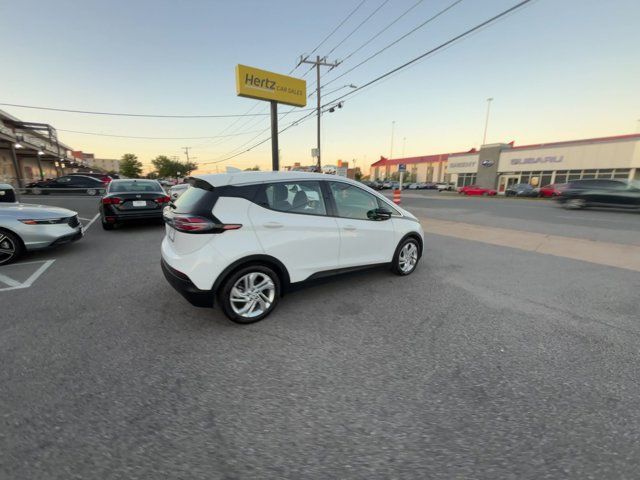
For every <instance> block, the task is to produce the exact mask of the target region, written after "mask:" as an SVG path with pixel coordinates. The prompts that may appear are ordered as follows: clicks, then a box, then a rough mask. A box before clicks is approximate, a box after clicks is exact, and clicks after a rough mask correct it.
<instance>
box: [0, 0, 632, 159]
mask: <svg viewBox="0 0 640 480" xmlns="http://www.w3.org/2000/svg"><path fill="white" fill-rule="evenodd" d="M360 1H361V0H328V1H325V2H313V3H312V2H306V1H300V0H295V1H294V0H272V1H258V0H253V1H247V0H237V1H212V0H209V1H205V0H187V1H180V2H179V1H170V0H160V1H151V0H138V1H132V0H129V1H124V0H111V1H97V0H85V1H82V2H80V1H72V0H61V1H56V2H45V1H33V0H23V1H22V2H20V3H19V4H13V5H14V6H13V7H12V8H11V9H9V8H3V6H2V4H5V6H6V4H7V3H8V1H7V0H0V2H1V3H0V12H1V14H0V42H1V43H2V45H3V48H2V50H1V52H0V65H2V75H0V102H4V103H15V104H24V105H35V106H46V107H58V108H69V109H80V110H95V111H107V112H131V113H148V114H169V115H172V114H173V115H180V114H194V115H195V114H242V113H245V112H247V110H249V109H250V108H251V107H253V106H254V104H256V103H257V102H256V101H254V100H250V99H246V98H240V97H237V96H236V92H235V79H234V67H235V65H236V64H238V63H243V64H246V65H252V66H256V67H259V68H263V69H266V70H272V71H275V72H279V73H285V74H286V73H288V72H289V71H290V70H291V69H292V68H293V67H294V66H295V64H296V61H297V58H298V56H299V55H300V54H303V53H309V52H311V50H313V48H314V47H315V46H316V45H317V44H318V43H320V41H321V40H322V39H323V38H325V37H326V36H327V35H328V34H329V33H330V32H331V31H332V30H333V29H334V28H335V26H337V25H338V24H339V23H340V21H342V20H343V19H344V18H345V17H346V16H347V15H348V13H349V12H351V11H352V10H353V9H354V8H355V7H356V6H357V5H358V4H359V3H360ZM416 1H417V0H389V1H387V2H386V3H385V2H384V0H365V2H364V4H363V5H362V6H361V7H360V8H359V9H358V10H357V11H356V12H355V13H354V14H353V16H352V17H351V18H350V19H349V20H348V21H347V22H345V24H344V25H343V26H342V27H341V28H340V29H338V30H337V31H336V32H335V34H334V35H332V36H331V37H330V38H329V39H328V40H327V41H326V42H325V43H324V44H323V45H322V47H321V48H320V49H319V50H318V53H320V54H321V55H326V54H329V52H330V51H331V50H332V49H333V48H334V47H335V46H336V45H337V44H339V43H340V42H342V41H343V39H344V38H345V37H347V35H349V34H350V33H351V32H352V31H353V30H354V29H355V28H356V27H357V26H358V24H359V23H360V22H362V21H363V20H364V19H365V18H366V17H367V16H369V15H370V14H371V13H372V12H373V11H374V10H375V9H376V8H378V7H379V6H380V5H381V4H383V3H384V6H382V8H381V9H380V10H379V11H378V12H377V13H376V14H375V15H374V16H372V17H371V18H370V20H368V21H367V22H366V23H364V24H363V25H362V26H361V27H360V29H359V30H357V31H356V32H355V33H353V35H351V36H350V37H349V38H348V39H347V40H346V41H344V43H342V44H341V45H340V46H338V47H337V48H335V50H334V51H332V52H331V53H330V56H329V60H334V59H342V58H345V57H346V56H347V55H349V53H350V52H352V51H353V50H355V49H356V48H358V47H359V46H360V45H362V44H363V43H364V42H365V41H366V40H367V39H369V38H370V37H371V36H373V35H374V34H375V33H377V32H378V31H380V30H381V29H383V28H384V27H385V26H387V25H388V24H389V23H390V22H391V21H392V20H393V19H395V18H396V17H397V16H398V15H400V13H402V12H403V11H404V10H405V9H407V8H408V7H409V6H411V5H413V4H415V3H416ZM451 3H452V0H424V1H422V2H421V3H420V4H419V5H418V6H416V7H415V8H414V9H413V10H412V11H411V13H410V14H408V15H407V16H405V17H404V18H403V19H402V20H400V21H398V22H397V23H396V24H395V25H393V26H392V27H391V28H389V29H388V30H387V31H386V32H385V33H383V34H382V35H381V36H380V37H379V38H377V39H376V40H374V41H373V42H371V43H370V44H369V45H367V46H366V47H365V48H363V49H362V50H360V51H358V52H357V53H356V54H354V55H353V56H352V57H351V58H349V59H348V60H346V61H345V62H344V63H343V64H342V65H340V66H339V67H338V68H336V69H334V70H332V71H331V72H328V71H327V70H323V74H324V75H323V80H322V81H323V82H329V81H331V79H332V78H335V77H337V76H338V75H340V74H341V73H342V72H345V71H346V70H348V69H349V68H351V67H353V66H355V65H356V64H357V63H359V62H360V61H361V60H363V59H364V58H366V57H367V56H369V55H370V54H372V53H374V52H376V51H377V50H379V49H380V48H382V47H384V46H385V45H387V44H388V43H390V42H392V41H393V40H395V39H397V38H398V37H400V36H402V35H403V34H404V33H406V32H407V31H409V30H410V29H412V28H413V27H415V26H417V25H418V24H420V23H421V22H423V21H424V20H425V19H427V18H429V17H430V16H432V15H433V14H434V13H436V12H437V11H439V10H441V9H443V8H444V7H445V6H447V5H449V4H451ZM515 3H517V1H516V0H482V1H480V0H463V1H462V2H460V3H459V4H458V5H456V6H455V7H454V8H452V9H451V10H450V11H448V12H447V13H445V14H444V15H443V16H442V17H440V18H438V19H437V20H434V21H433V22H432V23H430V24H429V25H427V26H425V27H423V28H422V29H420V30H418V31H417V32H415V33H414V34H412V35H411V36H409V37H408V38H407V39H405V40H403V41H402V42H400V43H398V44H397V45H395V46H394V47H392V48H390V49H389V50H387V51H386V52H384V53H383V54H381V55H379V56H378V57H376V58H375V59H373V60H371V61H370V62H368V63H366V64H365V65H363V66H361V67H359V68H357V69H355V70H354V71H353V72H350V73H349V74H347V75H345V76H344V77H343V78H341V79H339V80H337V81H335V82H334V83H332V84H331V85H329V86H328V87H327V88H326V90H327V91H328V92H329V91H331V90H334V89H335V88H338V87H341V86H343V85H346V84H349V83H352V84H355V85H358V86H359V85H362V84H364V83H366V82H367V81H368V80H370V79H372V78H375V77H376V76H378V75H380V74H381V73H384V72H386V71H388V70H390V69H392V68H394V67H396V66H398V65H400V64H402V63H404V62H406V61H408V60H410V59H411V58H413V57H415V56H417V55H419V54H421V53H422V52H425V51H427V50H429V49H430V48H433V47H434V46H436V45H438V44H439V43H442V42H443V41H445V40H447V39H449V38H451V37H453V36H455V35H457V34H459V33H461V32H463V31H464V30H466V29H467V28H469V27H471V26H473V25H475V24H477V23H480V22H481V21H483V20H485V19H487V18H489V17H491V16H493V15H494V14H496V13H498V12H500V11H502V10H504V9H506V8H508V7H510V6H512V5H514V4H515ZM638 25H640V2H638V1H637V0H612V1H608V2H603V1H600V0H537V1H535V2H532V3H531V4H529V5H528V6H526V7H524V8H523V9H521V10H519V11H517V12H516V13H514V14H513V15H510V16H508V17H506V18H505V19H503V20H501V21H499V22H497V23H496V24H494V25H492V26H491V27H489V28H486V29H484V30H482V31H480V32H479V33H476V34H474V35H473V36H471V37H469V38H466V39H465V40H463V41H461V42H459V43H457V44H455V45H453V46H452V47H450V48H447V49H446V50H444V51H442V52H440V53H438V54H437V55H435V56H433V57H429V58H427V59H425V60H423V61H421V62H419V63H418V64H417V65H414V66H412V67H410V68H407V69H405V70H404V71H402V72H401V73H399V74H396V75H393V76H392V77H390V78H389V79H386V80H384V81H382V82H379V83H378V84H376V85H375V86H372V87H370V88H367V89H365V90H363V91H360V92H357V93H356V94H354V95H353V96H352V97H349V98H348V99H347V101H346V102H345V104H344V108H342V109H341V110H337V111H336V112H335V113H327V114H325V115H324V116H323V145H322V147H323V163H325V164H335V163H336V161H337V159H343V160H349V161H351V160H352V159H357V165H358V166H362V167H365V170H368V165H369V164H371V163H373V162H374V161H376V160H377V159H378V158H379V157H380V155H384V156H388V155H389V154H390V141H391V123H392V121H395V122H396V124H395V125H396V126H395V146H394V150H393V156H394V157H400V156H401V155H402V153H403V150H404V154H405V156H414V155H423V154H432V153H441V152H451V151H461V150H468V149H470V148H472V147H477V146H478V145H479V144H480V143H481V140H482V132H483V128H484V116H485V109H486V98H487V97H493V98H494V99H495V100H494V102H493V104H492V114H491V120H490V125H489V134H488V137H487V141H488V142H498V141H504V142H510V141H512V140H515V142H516V144H526V143H538V142H549V141H556V140H570V139H577V138H586V137H597V136H607V135H616V134H625V133H632V132H634V131H637V130H638V128H639V126H640V124H639V120H640V89H639V86H640V48H638V46H639V45H640V29H638ZM307 69H308V67H307V66H302V67H299V68H298V69H296V70H295V72H294V73H293V75H302V74H303V73H305V72H306V70H307ZM305 78H306V79H308V80H312V79H313V78H314V75H312V74H309V75H308V76H307V77H305ZM312 85H313V82H311V81H310V82H308V86H312ZM346 91H347V90H346V89H345V90H342V92H346ZM336 95H337V94H332V95H328V96H327V97H326V99H327V100H328V99H330V98H333V97H335V96H336ZM310 102H311V103H310V104H309V105H308V107H313V106H315V97H313V98H311V99H310ZM0 109H3V110H5V111H7V112H9V113H11V114H13V115H15V116H17V117H19V118H21V119H22V120H25V121H34V122H46V123H50V124H52V125H53V126H54V127H56V128H57V129H59V134H60V138H61V139H62V140H63V141H64V142H65V143H67V144H69V145H71V146H73V147H74V148H75V149H79V150H83V151H85V152H93V153H95V154H96V156H98V157H101V158H119V157H121V156H122V154H124V153H127V152H132V153H135V154H137V155H138V156H139V158H140V159H141V160H142V161H143V162H144V163H147V164H148V163H149V162H150V160H151V159H152V158H153V157H155V156H157V155H161V154H164V155H169V156H172V155H178V156H180V157H181V158H183V159H184V154H183V151H182V147H184V146H189V147H191V155H192V156H194V157H196V158H197V159H196V162H198V163H204V162H213V161H217V160H220V159H224V158H225V157H227V156H229V155H231V154H233V153H236V152H237V151H239V150H242V149H244V148H247V147H249V146H250V145H252V144H253V143H256V142H257V141H259V140H262V139H264V138H266V137H268V136H269V133H268V131H267V132H265V133H263V134H262V135H259V132H260V131H261V130H264V129H267V128H268V127H269V118H268V116H261V117H249V118H246V119H242V120H240V121H236V119H233V118H231V119H228V118H227V119H149V118H126V117H106V116H88V115H79V114H70V113H61V112H49V111H43V110H28V109H23V108H16V107H8V106H2V105H0ZM290 109H291V107H287V106H284V105H282V106H281V107H280V110H281V111H282V112H286V111H288V110H290ZM266 112H268V104H267V103H264V102H260V104H259V105H258V106H257V107H256V108H254V109H253V110H252V111H251V112H250V113H266ZM304 113H307V112H304ZM302 115H303V113H300V112H295V111H294V112H292V113H291V114H289V115H287V116H286V117H284V118H283V119H281V126H285V125H287V124H289V123H290V122H291V121H293V120H294V119H295V118H298V117H301V116H302ZM315 128H316V124H315V117H314V118H311V119H310V120H308V121H306V122H305V123H303V124H302V125H300V126H298V127H295V128H291V129H289V130H288V131H287V132H285V133H283V134H282V135H281V137H280V147H281V155H282V158H281V164H282V165H290V164H292V163H293V162H296V161H298V162H301V163H303V164H309V163H311V156H310V150H311V148H312V147H314V146H315V141H316V140H315ZM62 130H75V131H82V132H98V133H105V134H113V135H130V136H153V137H211V136H216V135H220V134H221V133H222V134H223V135H224V134H236V133H238V134H242V135H237V136H232V137H226V138H224V139H209V140H207V139H190V140H186V139H185V140H143V139H127V138H111V137H99V136H92V135H85V134H78V133H69V132H64V131H62ZM247 132H248V133H247ZM254 137H255V140H254V141H253V142H249V143H247V144H246V145H245V146H244V147H243V148H240V149H239V150H238V148H239V146H241V145H242V144H243V143H245V142H248V141H249V140H251V139H253V138H254ZM405 138H406V141H403V139H405ZM403 145H404V146H403ZM270 162H271V158H270V143H269V142H266V143H264V144H263V145H262V146H260V147H258V148H256V149H255V150H253V151H251V152H248V153H246V154H244V155H241V156H239V157H236V158H234V159H232V160H229V161H224V162H220V163H218V164H209V165H202V166H201V169H200V171H201V172H208V171H215V169H216V165H218V166H219V167H224V166H227V165H232V166H236V167H240V168H245V167H248V166H253V165H256V164H257V165H260V166H261V167H262V168H263V169H268V168H270Z"/></svg>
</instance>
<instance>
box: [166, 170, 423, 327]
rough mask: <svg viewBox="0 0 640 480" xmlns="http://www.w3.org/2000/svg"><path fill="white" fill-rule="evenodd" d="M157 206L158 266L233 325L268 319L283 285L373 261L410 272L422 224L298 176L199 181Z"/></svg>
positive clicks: (380, 202)
mask: <svg viewBox="0 0 640 480" xmlns="http://www.w3.org/2000/svg"><path fill="white" fill-rule="evenodd" d="M190 182H191V185H192V186H191V188H189V189H187V190H186V192H185V193H183V194H182V196H180V197H179V198H178V200H177V201H176V202H175V204H173V205H170V206H169V207H166V208H165V209H164V219H165V222H166V235H165V238H164V240H163V241H162V269H163V272H164V275H165V277H166V278H167V280H168V281H169V283H170V284H171V285H172V286H173V287H174V288H175V289H176V290H178V291H179V292H180V293H181V294H182V295H183V296H184V297H185V298H187V299H188V300H189V301H190V302H191V303H193V304H194V305H198V306H208V307H211V306H213V304H214V299H217V301H218V302H219V304H220V306H221V307H222V310H223V311H224V313H225V314H226V315H227V316H228V317H229V318H230V319H231V320H233V321H234V322H238V323H252V322H256V321H258V320H261V319H263V318H264V317H266V316H267V315H269V314H270V313H271V312H272V311H273V309H274V308H275V306H276V305H277V303H278V300H279V298H280V296H281V295H282V294H283V293H284V292H285V291H286V290H287V289H288V288H289V286H290V285H291V284H295V283H300V282H304V281H306V280H311V279H314V278H318V277H325V276H329V275H333V274H336V273H341V272H345V271H350V270H356V269H361V268H363V267H364V268H366V267H371V266H376V265H386V266H388V267H390V268H391V270H392V271H393V272H394V273H395V274H397V275H409V274H410V273H412V272H413V271H414V270H415V268H416V266H417V264H418V261H419V260H420V257H421V255H422V249H423V245H424V233H423V230H422V226H421V225H420V223H419V222H418V220H417V219H416V217H414V216H413V215H412V214H411V213H409V212H408V211H406V210H404V209H403V208H401V207H399V206H397V205H394V204H393V203H391V201H390V200H388V199H387V198H386V197H384V196H383V195H380V194H379V193H378V192H376V191H374V190H372V189H370V188H368V187H366V186H364V185H362V184H361V183H360V182H356V181H353V180H349V179H347V178H344V177H336V176H332V175H325V174H320V173H305V172H241V173H228V174H221V175H199V176H196V177H193V178H192V179H191V180H190Z"/></svg>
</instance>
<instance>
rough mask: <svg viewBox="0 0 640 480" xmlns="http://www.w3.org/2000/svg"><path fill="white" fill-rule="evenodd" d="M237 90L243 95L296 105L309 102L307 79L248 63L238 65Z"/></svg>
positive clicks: (299, 105) (301, 105)
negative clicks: (248, 64)
mask: <svg viewBox="0 0 640 480" xmlns="http://www.w3.org/2000/svg"><path fill="white" fill-rule="evenodd" d="M236 91H237V93H238V95H239V96H241V97H248V98H256V99H258V100H274V101H276V102H278V103H284V104H286V105H293V106H294V107H304V106H305V105H306V104H307V82H306V81H305V80H301V79H299V78H293V77H288V76H286V75H280V74H279V73H273V72H267V71H266V70H260V69H258V68H253V67H247V66H246V65H237V66H236Z"/></svg>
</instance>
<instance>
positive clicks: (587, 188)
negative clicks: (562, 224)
mask: <svg viewBox="0 0 640 480" xmlns="http://www.w3.org/2000/svg"><path fill="white" fill-rule="evenodd" d="M556 200H557V201H558V202H559V203H560V204H561V205H562V206H564V207H565V208H571V209H577V208H585V207H605V208H625V209H636V210H640V182H637V181H631V182H628V181H624V180H604V179H598V180H574V181H572V182H569V183H568V184H567V186H566V188H565V189H564V190H562V191H561V192H560V194H559V195H558V196H557V197H556Z"/></svg>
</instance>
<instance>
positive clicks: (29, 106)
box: [0, 103, 315, 118]
mask: <svg viewBox="0 0 640 480" xmlns="http://www.w3.org/2000/svg"><path fill="white" fill-rule="evenodd" d="M0 105H3V106H7V107H17V108H30V109H34V110H50V111H54V112H65V113H80V114H83V115H109V116H116V117H145V118H236V117H257V116H268V115H269V114H268V113H252V114H245V113H238V114H225V115H155V114H142V113H116V112H94V111H89V110H71V109H67V108H54V107H37V106H33V105H18V104H14V103H0ZM306 110H307V111H308V110H315V109H306Z"/></svg>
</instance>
